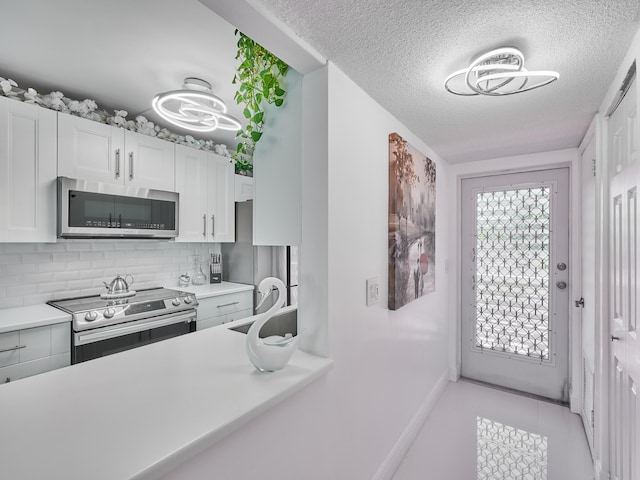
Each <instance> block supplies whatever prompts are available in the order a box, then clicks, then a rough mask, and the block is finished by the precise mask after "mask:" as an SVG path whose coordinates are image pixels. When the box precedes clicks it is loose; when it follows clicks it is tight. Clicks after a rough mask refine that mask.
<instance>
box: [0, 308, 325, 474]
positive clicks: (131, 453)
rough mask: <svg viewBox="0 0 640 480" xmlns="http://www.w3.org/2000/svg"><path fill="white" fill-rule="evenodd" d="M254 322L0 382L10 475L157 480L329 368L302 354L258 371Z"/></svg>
mask: <svg viewBox="0 0 640 480" xmlns="http://www.w3.org/2000/svg"><path fill="white" fill-rule="evenodd" d="M246 322H247V319H244V320H242V321H237V322H233V323H232V324H226V325H221V326H219V327H214V328H209V329H206V330H202V331H199V332H194V333H191V334H189V335H183V336H181V337H175V338H171V339H169V340H165V341H162V342H158V343H155V344H152V345H147V346H144V347H140V348H137V349H133V350H129V351H126V352H122V353H118V354H115V355H110V356H108V357H103V358H100V359H97V360H91V361H89V362H85V363H81V364H77V365H73V366H70V367H66V368H63V369H60V370H55V371H52V372H48V373H44V374H42V375H37V376H34V377H30V378H26V379H23V380H20V381H17V382H13V383H9V384H4V385H0V425H2V428H0V445H2V448H0V466H1V467H0V470H1V471H2V477H3V478H15V479H17V478H25V479H26V478H33V479H36V478H46V479H48V480H57V479H60V480H62V479H64V480H86V479H88V478H90V479H92V480H101V479H104V480H114V479H118V480H121V479H122V480H124V479H131V478H136V479H138V478H157V477H158V476H160V475H161V474H163V473H165V472H167V471H168V470H169V469H171V468H174V467H175V466H176V465H178V464H180V463H182V462H184V461H186V460H188V459H189V458H190V457H191V456H192V455H195V454H196V453H198V452H200V451H202V450H203V449H205V448H207V447H208V446H209V445H211V444H213V443H215V442H216V441H218V440H219V439H221V438H222V437H224V436H225V435H226V434H228V433H229V432H231V431H233V430H235V429H236V428H238V427H239V426H240V425H242V424H244V423H245V422H246V421H247V420H249V419H251V418H253V417H255V416H256V415H258V414H260V413H261V412H263V411H265V410H267V409H269V408H271V407H272V406H273V405H275V404H276V403H278V402H279V401H281V400H282V399H284V398H286V397H287V396H289V395H291V394H292V393H294V392H296V391H298V390H300V389H301V388H303V387H304V386H306V385H307V384H309V383H311V382H312V381H314V380H315V379H317V378H318V377H320V376H321V375H323V374H324V373H325V372H327V371H328V370H329V369H330V368H331V365H332V361H331V360H330V359H327V358H321V357H316V356H313V355H309V354H306V353H304V352H301V351H297V352H296V353H295V354H294V356H293V358H292V359H291V362H290V363H289V365H287V367H286V368H285V369H284V370H282V371H280V372H273V373H260V372H258V371H257V370H256V369H255V368H254V367H253V366H252V365H251V364H250V363H249V360H248V359H247V356H246V353H245V339H246V336H245V335H243V334H241V333H238V332H233V331H230V330H228V326H229V325H235V324H242V323H246Z"/></svg>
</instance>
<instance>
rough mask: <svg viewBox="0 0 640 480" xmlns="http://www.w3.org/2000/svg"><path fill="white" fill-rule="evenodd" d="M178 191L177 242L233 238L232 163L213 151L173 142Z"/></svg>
mask: <svg viewBox="0 0 640 480" xmlns="http://www.w3.org/2000/svg"><path fill="white" fill-rule="evenodd" d="M175 179H176V191H177V192H178V193H179V194H180V211H179V217H178V218H179V222H180V223H179V236H178V237H177V238H176V241H177V242H233V241H235V204H234V195H235V189H234V173H233V163H231V162H230V161H229V159H228V158H225V157H221V156H219V155H216V154H214V153H207V152H202V151H199V150H195V149H193V148H190V147H185V146H183V145H176V173H175Z"/></svg>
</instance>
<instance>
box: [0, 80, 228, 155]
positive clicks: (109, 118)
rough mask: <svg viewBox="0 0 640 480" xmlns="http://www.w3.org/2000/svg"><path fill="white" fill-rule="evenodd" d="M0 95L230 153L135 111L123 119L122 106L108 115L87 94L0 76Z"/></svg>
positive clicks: (194, 146) (205, 148) (174, 141)
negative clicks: (24, 85) (46, 89)
mask: <svg viewBox="0 0 640 480" xmlns="http://www.w3.org/2000/svg"><path fill="white" fill-rule="evenodd" d="M0 95H1V96H5V97H8V98H12V99H14V100H18V101H21V102H24V103H31V104H34V105H39V106H41V107H44V108H48V109H50V110H55V111H57V112H62V113H69V114H71V115H77V116H79V117H82V118H86V119H89V120H93V121H95V122H100V123H106V124H108V125H114V126H116V127H120V128H124V129H126V130H131V131H133V132H138V133H141V134H143V135H149V136H150V137H157V138H160V139H162V140H167V141H169V142H173V143H177V144H179V145H186V146H188V147H192V148H196V149H198V150H206V151H211V152H215V153H217V154H218V155H221V156H223V157H230V156H231V153H230V152H229V151H228V150H227V146H226V145H225V144H220V143H218V144H217V143H214V142H213V140H197V139H195V138H193V137H192V136H191V135H177V134H175V133H173V132H171V131H169V130H168V129H166V128H160V126H159V125H155V124H154V123H153V122H150V121H149V120H147V119H146V118H145V117H144V116H142V115H138V116H137V117H136V118H135V120H127V115H128V112H127V111H125V110H114V112H113V115H110V114H109V113H108V112H107V111H106V110H101V109H98V105H97V104H96V102H95V101H94V100H91V99H88V98H87V99H85V100H83V101H81V102H80V101H78V100H71V99H70V98H67V97H65V96H64V95H63V93H62V92H58V91H55V92H51V93H49V94H47V95H41V94H39V93H38V92H36V91H35V90H34V89H33V88H28V89H27V90H23V89H21V88H19V87H18V84H17V83H16V82H15V81H14V80H11V79H10V78H8V79H5V78H2V77H0Z"/></svg>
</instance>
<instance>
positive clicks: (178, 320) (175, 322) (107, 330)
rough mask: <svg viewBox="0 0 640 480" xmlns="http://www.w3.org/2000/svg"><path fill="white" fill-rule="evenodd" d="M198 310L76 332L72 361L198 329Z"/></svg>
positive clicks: (95, 356)
mask: <svg viewBox="0 0 640 480" xmlns="http://www.w3.org/2000/svg"><path fill="white" fill-rule="evenodd" d="M195 319H196V311H195V310H189V311H187V312H179V313H174V314H171V315H162V316H158V317H152V318H146V319H142V320H138V321H135V322H129V323H125V324H119V325H112V326H110V327H104V328H98V329H95V330H86V331H83V332H77V333H74V334H73V349H72V352H71V363H73V364H75V363H80V362H85V361H87V360H93V359H95V358H100V357H105V356H107V355H111V354H113V353H118V352H123V351H125V350H130V349H132V348H136V347H141V346H143V345H148V344H150V343H155V342H159V341H161V340H165V339H168V338H171V337H177V336H179V335H184V334H186V333H190V332H193V331H195V328H196V322H195Z"/></svg>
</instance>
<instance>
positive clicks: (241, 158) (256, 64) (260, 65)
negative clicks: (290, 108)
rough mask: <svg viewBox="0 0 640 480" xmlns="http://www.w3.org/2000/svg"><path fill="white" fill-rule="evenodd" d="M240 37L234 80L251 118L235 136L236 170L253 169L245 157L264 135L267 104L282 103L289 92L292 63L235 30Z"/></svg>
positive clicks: (247, 117)
mask: <svg viewBox="0 0 640 480" xmlns="http://www.w3.org/2000/svg"><path fill="white" fill-rule="evenodd" d="M236 35H239V36H240V38H239V39H238V53H237V54H236V60H240V63H239V64H238V68H237V70H236V74H235V76H234V77H233V83H234V84H236V85H238V90H237V91H236V93H235V96H234V98H235V100H236V102H237V103H238V104H239V105H240V104H243V105H244V110H243V114H244V117H245V118H246V119H247V120H248V123H247V126H246V127H245V128H243V129H242V130H239V131H238V133H237V134H236V138H237V139H239V142H238V145H237V147H236V149H235V151H234V152H233V154H232V158H233V159H234V160H235V161H236V170H238V168H240V170H252V169H253V166H251V169H249V168H247V167H246V164H247V163H249V164H250V162H249V161H248V160H246V159H247V158H251V157H252V156H253V152H254V149H255V146H256V143H258V141H259V140H260V138H261V137H262V129H263V127H264V121H265V117H264V108H263V107H264V106H265V105H266V104H272V105H275V106H276V107H280V106H282V104H283V103H284V99H285V96H286V94H287V92H286V91H285V90H284V88H282V87H283V79H284V77H285V76H286V74H287V71H288V70H289V65H287V64H286V63H284V62H283V61H282V60H280V59H279V58H278V57H276V56H275V55H273V54H272V53H271V52H269V51H268V50H266V49H265V48H264V47H262V46H261V45H259V44H258V43H256V42H254V41H253V40H252V39H251V38H249V37H247V36H246V35H245V34H244V33H242V32H240V31H238V30H236Z"/></svg>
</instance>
